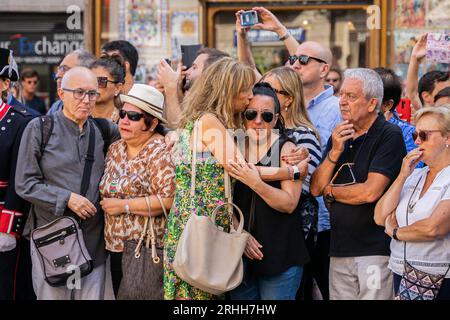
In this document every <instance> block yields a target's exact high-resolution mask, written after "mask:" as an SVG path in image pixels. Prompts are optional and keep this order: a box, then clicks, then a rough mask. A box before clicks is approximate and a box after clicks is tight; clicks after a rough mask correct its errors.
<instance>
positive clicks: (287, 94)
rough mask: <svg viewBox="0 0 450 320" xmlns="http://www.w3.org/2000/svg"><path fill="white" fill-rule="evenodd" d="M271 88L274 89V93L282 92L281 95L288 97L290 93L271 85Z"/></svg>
mask: <svg viewBox="0 0 450 320" xmlns="http://www.w3.org/2000/svg"><path fill="white" fill-rule="evenodd" d="M272 89H273V91H275V92H276V93H278V94H282V95H283V96H286V97H289V96H290V94H289V93H288V92H287V91H284V90H278V89H275V88H273V87H272Z"/></svg>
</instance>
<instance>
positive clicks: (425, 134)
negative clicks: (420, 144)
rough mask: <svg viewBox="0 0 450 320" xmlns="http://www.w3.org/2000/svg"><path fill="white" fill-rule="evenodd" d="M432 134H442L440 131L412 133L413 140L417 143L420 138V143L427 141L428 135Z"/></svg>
mask: <svg viewBox="0 0 450 320" xmlns="http://www.w3.org/2000/svg"><path fill="white" fill-rule="evenodd" d="M432 132H440V130H422V131H414V132H413V133H411V135H412V137H413V140H414V141H416V140H417V138H420V141H427V140H428V135H429V134H430V133H432Z"/></svg>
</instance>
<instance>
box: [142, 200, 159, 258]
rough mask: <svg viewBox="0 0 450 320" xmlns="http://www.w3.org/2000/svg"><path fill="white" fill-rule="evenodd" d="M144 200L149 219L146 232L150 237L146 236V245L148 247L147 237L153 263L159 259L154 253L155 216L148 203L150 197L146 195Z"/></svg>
mask: <svg viewBox="0 0 450 320" xmlns="http://www.w3.org/2000/svg"><path fill="white" fill-rule="evenodd" d="M145 202H146V203H147V209H148V215H149V220H150V230H149V231H147V234H148V233H150V237H147V247H149V239H150V242H151V245H152V259H153V263H159V262H160V261H161V260H160V259H159V257H158V254H157V253H156V234H155V217H153V216H152V215H151V214H152V206H151V203H150V198H149V197H148V196H146V197H145Z"/></svg>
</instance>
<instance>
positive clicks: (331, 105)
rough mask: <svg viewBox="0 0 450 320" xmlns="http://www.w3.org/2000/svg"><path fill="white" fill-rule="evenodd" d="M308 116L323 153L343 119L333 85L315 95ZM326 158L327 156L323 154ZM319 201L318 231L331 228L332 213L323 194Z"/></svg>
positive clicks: (310, 103)
mask: <svg viewBox="0 0 450 320" xmlns="http://www.w3.org/2000/svg"><path fill="white" fill-rule="evenodd" d="M307 111H308V116H309V118H310V119H311V122H312V123H313V125H314V126H315V127H316V129H317V131H318V132H319V134H320V143H321V149H322V153H323V152H324V151H325V149H326V148H327V141H328V139H329V138H330V136H331V133H332V132H333V129H334V127H336V125H337V124H338V123H339V122H341V121H342V117H341V112H340V110H339V99H338V98H337V97H336V96H334V90H333V86H330V85H325V90H324V91H322V92H321V93H319V94H318V95H317V96H316V97H314V98H313V99H312V100H311V101H310V102H309V104H308V107H307ZM322 158H323V159H324V158H325V156H324V155H323V156H322ZM316 199H317V201H318V202H319V223H318V228H317V229H318V232H321V231H325V230H329V229H330V228H331V227H330V214H329V212H328V210H327V208H326V206H325V203H324V202H323V198H322V196H320V197H317V198H316Z"/></svg>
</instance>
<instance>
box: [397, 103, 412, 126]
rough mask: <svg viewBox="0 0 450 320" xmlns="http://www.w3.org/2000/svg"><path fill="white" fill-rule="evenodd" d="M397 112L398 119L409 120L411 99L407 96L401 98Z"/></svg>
mask: <svg viewBox="0 0 450 320" xmlns="http://www.w3.org/2000/svg"><path fill="white" fill-rule="evenodd" d="M396 109H397V113H398V116H399V118H400V119H402V120H404V121H406V122H410V121H411V100H410V99H408V98H402V99H401V100H400V102H399V104H398V106H397V108H396Z"/></svg>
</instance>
